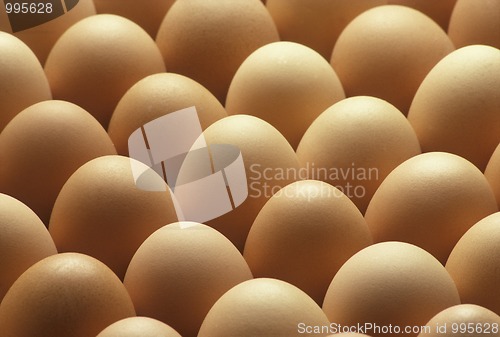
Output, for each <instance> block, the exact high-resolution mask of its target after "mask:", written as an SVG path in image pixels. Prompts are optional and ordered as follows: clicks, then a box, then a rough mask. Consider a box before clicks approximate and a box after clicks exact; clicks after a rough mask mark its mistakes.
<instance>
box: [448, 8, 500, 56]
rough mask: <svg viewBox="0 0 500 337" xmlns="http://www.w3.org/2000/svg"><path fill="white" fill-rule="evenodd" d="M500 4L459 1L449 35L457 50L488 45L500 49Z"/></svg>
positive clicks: (452, 17)
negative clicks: (477, 45) (474, 45)
mask: <svg viewBox="0 0 500 337" xmlns="http://www.w3.org/2000/svg"><path fill="white" fill-rule="evenodd" d="M499 32H500V2H498V1H497V0H476V1H469V0H458V1H457V4H456V5H455V8H454V9H453V12H452V14H451V18H450V26H449V29H448V35H449V36H450V39H451V40H452V41H453V43H454V44H455V46H456V47H457V48H460V47H463V46H467V45H472V44H486V45H490V46H493V47H495V48H500V33H499Z"/></svg>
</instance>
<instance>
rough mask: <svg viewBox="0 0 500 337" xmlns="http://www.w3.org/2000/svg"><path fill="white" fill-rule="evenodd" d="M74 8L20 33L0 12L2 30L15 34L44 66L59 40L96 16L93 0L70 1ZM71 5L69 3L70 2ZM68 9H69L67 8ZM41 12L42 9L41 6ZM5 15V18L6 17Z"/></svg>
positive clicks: (0, 27) (0, 28)
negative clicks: (14, 29) (73, 28)
mask: <svg viewBox="0 0 500 337" xmlns="http://www.w3.org/2000/svg"><path fill="white" fill-rule="evenodd" d="M70 2H71V3H72V7H71V8H70V9H69V10H67V11H66V12H65V14H63V15H60V16H57V17H54V18H52V19H51V20H50V21H47V22H45V23H42V24H39V25H36V26H34V27H30V28H28V29H24V30H20V31H14V32H13V31H12V28H11V25H9V24H8V21H7V20H8V18H7V14H4V13H6V12H4V11H0V30H3V31H6V32H9V33H13V35H14V36H16V37H18V38H19V39H21V40H22V41H23V42H24V43H26V44H27V45H28V46H29V47H30V49H31V50H32V51H33V53H35V55H36V56H37V58H38V60H39V61H40V63H41V64H42V65H43V64H45V61H46V60H47V56H48V55H49V52H50V50H51V49H52V47H53V46H54V44H55V43H56V41H57V39H58V38H59V37H60V36H61V35H62V34H63V33H64V32H65V31H66V30H67V29H68V28H69V27H71V26H72V25H73V24H75V23H76V22H78V21H80V20H82V19H84V18H86V17H89V16H92V15H95V14H96V11H95V7H94V2H93V1H92V0H78V1H70ZM68 3H69V2H68ZM73 4H74V5H73ZM66 8H67V9H68V7H66ZM39 10H40V11H41V7H40V6H39ZM4 15H5V16H4Z"/></svg>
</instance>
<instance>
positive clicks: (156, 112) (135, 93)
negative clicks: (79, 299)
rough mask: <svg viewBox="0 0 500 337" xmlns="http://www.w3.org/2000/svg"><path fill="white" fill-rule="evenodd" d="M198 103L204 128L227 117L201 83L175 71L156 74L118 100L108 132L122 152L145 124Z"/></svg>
mask: <svg viewBox="0 0 500 337" xmlns="http://www.w3.org/2000/svg"><path fill="white" fill-rule="evenodd" d="M191 106H194V107H195V108H196V111H197V114H198V119H199V121H200V125H201V127H202V129H206V128H207V127H208V126H209V125H210V124H212V123H213V122H215V121H217V120H219V119H221V118H223V117H226V116H227V113H226V111H225V110H224V107H223V106H222V104H221V103H220V102H219V101H218V100H217V98H215V96H214V95H212V94H211V93H210V91H208V90H207V89H206V88H205V87H203V86H202V85H201V84H199V83H197V82H195V81H193V80H192V79H190V78H188V77H186V76H183V75H179V74H173V73H163V74H154V75H150V76H148V77H145V78H144V79H142V80H140V81H139V82H137V83H136V84H134V85H133V86H132V87H131V88H130V89H129V90H128V91H127V92H126V93H125V95H123V97H122V98H121V99H120V101H119V102H118V105H117V106H116V109H115V111H114V112H113V115H112V117H111V121H110V123H109V127H108V133H109V136H110V137H111V139H112V140H113V143H114V144H115V146H116V149H117V151H118V153H119V154H121V155H129V151H128V139H129V137H130V135H131V134H132V132H134V131H135V130H136V129H138V128H140V127H142V126H143V125H144V124H146V123H148V122H150V121H152V120H154V119H156V118H159V117H162V116H164V115H166V114H168V113H170V112H175V111H178V110H181V109H184V108H188V107H191Z"/></svg>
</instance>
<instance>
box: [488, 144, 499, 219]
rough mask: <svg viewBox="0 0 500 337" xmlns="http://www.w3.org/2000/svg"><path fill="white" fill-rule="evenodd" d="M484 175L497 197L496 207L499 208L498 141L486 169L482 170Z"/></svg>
mask: <svg viewBox="0 0 500 337" xmlns="http://www.w3.org/2000/svg"><path fill="white" fill-rule="evenodd" d="M484 175H485V176H486V179H488V182H489V183H490V186H491V188H492V189H493V193H494V194H495V197H496V199H497V205H498V208H499V209H500V143H499V144H498V146H497V148H496V150H495V152H493V155H492V156H491V158H490V161H489V162H488V165H487V166H486V170H485V171H484Z"/></svg>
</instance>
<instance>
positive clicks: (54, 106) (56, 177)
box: [0, 101, 116, 225]
mask: <svg viewBox="0 0 500 337" xmlns="http://www.w3.org/2000/svg"><path fill="white" fill-rule="evenodd" d="M108 154H116V150H115V148H114V146H113V143H112V142H111V140H110V139H109V136H108V135H107V133H106V131H105V130H104V129H103V128H102V126H101V125H100V124H99V123H98V122H97V121H96V120H95V119H94V118H93V117H92V116H91V115H90V114H89V113H88V112H87V111H85V110H83V109H82V108H80V107H78V106H76V105H74V104H72V103H69V102H64V101H44V102H40V103H37V104H34V105H32V106H30V107H28V108H26V109H25V110H23V111H22V112H20V113H19V114H18V115H17V116H16V117H15V118H14V119H13V120H12V121H11V122H10V123H9V124H8V125H7V126H6V127H5V129H4V130H3V132H2V133H1V134H0V163H1V165H0V192H1V193H6V194H9V195H11V196H13V197H15V198H16V199H19V200H20V201H22V202H23V203H25V204H26V205H27V206H29V207H30V208H31V209H32V210H33V211H34V212H35V213H36V214H37V215H38V216H39V217H40V219H42V221H43V222H44V223H45V224H46V225H48V222H49V217H50V213H51V211H52V207H53V205H54V201H55V199H56V197H57V194H58V193H59V191H60V189H61V188H62V186H63V185H64V183H65V182H66V180H67V179H68V178H69V177H70V176H71V174H72V173H73V172H74V171H76V169H77V168H78V167H80V166H81V165H83V164H84V163H86V162H87V161H89V160H91V159H94V158H97V157H100V156H104V155H108Z"/></svg>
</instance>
